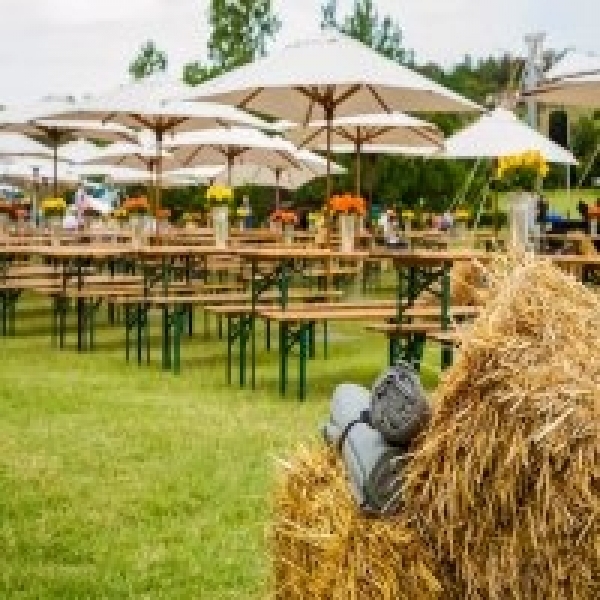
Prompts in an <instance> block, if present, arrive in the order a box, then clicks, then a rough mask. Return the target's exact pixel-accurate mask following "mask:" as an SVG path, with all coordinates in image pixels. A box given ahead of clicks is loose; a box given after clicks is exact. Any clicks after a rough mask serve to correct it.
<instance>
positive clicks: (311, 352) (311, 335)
mask: <svg viewBox="0 0 600 600" xmlns="http://www.w3.org/2000/svg"><path fill="white" fill-rule="evenodd" d="M316 328H317V324H316V323H315V322H312V323H311V324H310V328H309V330H308V345H309V350H308V356H309V358H315V356H316V355H317V352H316V344H315V337H316V336H315V333H316Z"/></svg>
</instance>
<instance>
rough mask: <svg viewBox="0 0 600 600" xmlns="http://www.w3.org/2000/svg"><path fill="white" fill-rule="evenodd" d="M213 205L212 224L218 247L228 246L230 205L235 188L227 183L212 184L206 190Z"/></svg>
mask: <svg viewBox="0 0 600 600" xmlns="http://www.w3.org/2000/svg"><path fill="white" fill-rule="evenodd" d="M206 200H207V202H208V205H209V206H210V207H211V213H212V225H213V231H214V234H215V245H216V246H217V248H226V247H227V240H228V238H229V205H230V204H231V203H232V202H233V190H232V189H231V188H230V187H229V186H226V185H211V186H210V187H209V188H208V190H207V191H206Z"/></svg>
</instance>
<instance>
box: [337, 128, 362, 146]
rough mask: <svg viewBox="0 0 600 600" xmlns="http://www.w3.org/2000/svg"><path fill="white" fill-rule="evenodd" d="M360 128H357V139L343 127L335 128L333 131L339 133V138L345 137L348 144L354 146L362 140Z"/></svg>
mask: <svg viewBox="0 0 600 600" xmlns="http://www.w3.org/2000/svg"><path fill="white" fill-rule="evenodd" d="M358 129H360V128H358V127H357V135H356V137H353V136H352V134H351V133H350V132H348V131H347V130H346V129H344V128H343V127H334V128H333V131H334V132H335V133H337V134H338V135H339V136H341V137H343V138H344V139H345V140H346V141H348V142H352V143H353V144H355V143H356V142H357V141H358V139H359V138H360V133H358Z"/></svg>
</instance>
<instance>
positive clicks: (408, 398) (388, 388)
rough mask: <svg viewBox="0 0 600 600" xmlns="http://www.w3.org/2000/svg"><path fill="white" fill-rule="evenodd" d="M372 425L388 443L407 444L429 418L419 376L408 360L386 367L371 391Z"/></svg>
mask: <svg viewBox="0 0 600 600" xmlns="http://www.w3.org/2000/svg"><path fill="white" fill-rule="evenodd" d="M370 409H371V425H372V426H373V427H374V428H375V429H377V431H379V432H380V433H381V435H382V436H383V437H384V438H385V440H386V441H387V442H388V443H390V444H401V445H408V444H410V442H411V441H412V440H413V439H414V438H415V436H417V435H418V434H419V433H420V432H421V430H422V429H423V427H424V426H425V425H426V424H427V422H428V421H429V417H430V414H431V411H430V407H429V403H428V401H427V398H426V396H425V392H424V391H423V388H422V386H421V380H420V379H419V376H418V374H417V373H416V372H415V370H414V369H413V368H412V367H411V366H410V365H408V364H406V363H403V362H400V363H398V364H397V365H395V366H394V367H391V368H390V369H388V370H387V371H386V372H385V373H384V374H383V375H382V376H381V377H380V378H379V379H378V380H377V381H376V382H375V385H374V386H373V389H372V391H371V403H370Z"/></svg>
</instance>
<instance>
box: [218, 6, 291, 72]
mask: <svg viewBox="0 0 600 600" xmlns="http://www.w3.org/2000/svg"><path fill="white" fill-rule="evenodd" d="M209 21H210V24H211V27H212V31H211V35H210V39H209V41H208V55H209V59H210V60H211V61H212V63H213V64H214V65H217V66H218V67H220V68H221V69H223V70H224V71H228V70H230V69H233V68H234V67H237V66H239V65H242V64H245V63H247V62H250V61H252V60H254V59H255V58H258V57H260V56H264V55H265V54H266V53H267V47H268V45H269V42H270V41H272V40H273V38H274V37H275V36H276V35H277V32H278V31H279V29H280V27H281V22H280V21H279V19H278V17H277V15H276V14H275V13H274V11H273V6H272V1H271V0H211V4H210V8H209Z"/></svg>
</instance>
